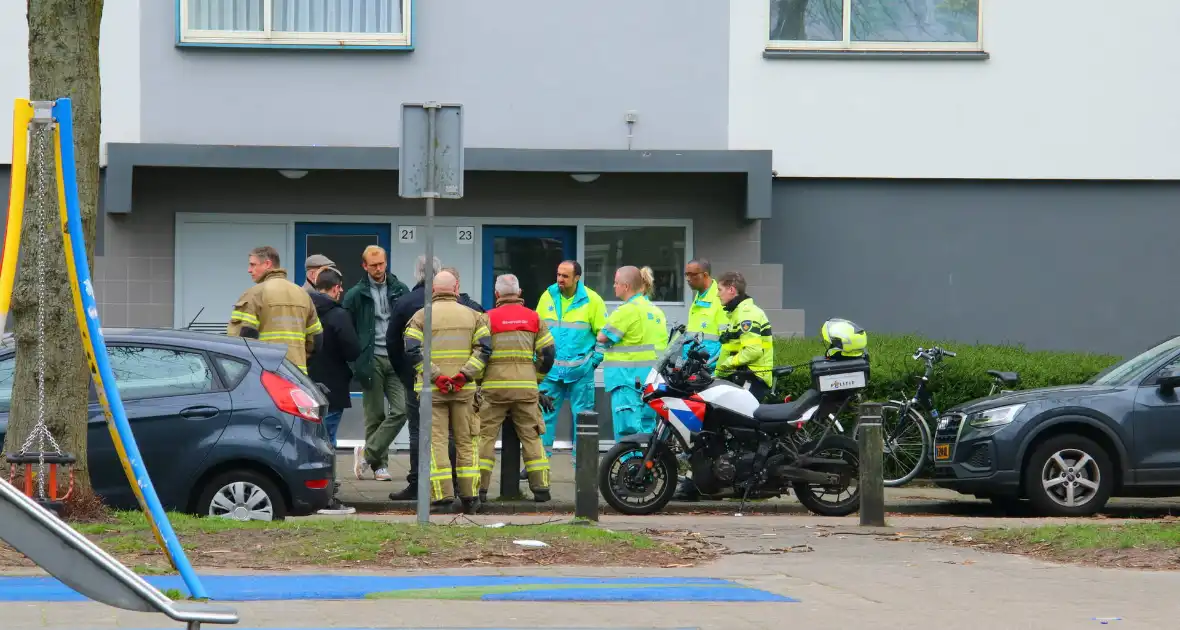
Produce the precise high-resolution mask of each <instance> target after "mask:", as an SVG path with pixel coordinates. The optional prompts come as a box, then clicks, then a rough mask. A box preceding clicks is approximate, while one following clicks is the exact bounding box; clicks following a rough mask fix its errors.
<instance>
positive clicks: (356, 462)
mask: <svg viewBox="0 0 1180 630" xmlns="http://www.w3.org/2000/svg"><path fill="white" fill-rule="evenodd" d="M367 470H369V462H366V461H365V447H363V446H357V447H355V448H353V449H352V472H353V474H355V475H356V478H357V479H364V478H365V471H367Z"/></svg>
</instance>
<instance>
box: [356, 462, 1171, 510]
mask: <svg viewBox="0 0 1180 630" xmlns="http://www.w3.org/2000/svg"><path fill="white" fill-rule="evenodd" d="M498 455H499V454H498V453H497V456H498ZM551 465H552V471H551V472H550V493H551V494H552V497H553V500H552V501H549V502H548V503H535V502H533V501H532V498H531V494H530V493H529V492H528V483H527V482H524V481H521V482H520V490H521V492H522V493H523V494H524V495H525V498H524V499H518V500H499V498H498V497H499V496H500V463H499V460H498V459H497V462H496V469H495V471H493V474H492V488H491V492H489V497H490V499H491V500H490V501H489V502H488V504H487V505H486V506H485V507H484V510H483V513H485V514H537V513H554V512H556V513H571V514H572V513H573V511H574V473H573V465H572V463H571V459H570V455H569V453H561V452H559V453H554V454H553V457H552V460H551ZM409 468H410V456H409V454H408V453H398V454H396V455H392V454H391V456H390V459H389V473H390V474H391V475H392V476H393V481H374V480H373V479H372V476H371V474H370V476H369V477H368V478H367V479H365V480H361V481H358V480H357V479H356V476H355V475H354V474H353V470H352V454H351V453H341V454H340V455H338V456H337V458H336V479H337V480H338V481H340V500H341V501H343V502H344V503H345V504H346V505H351V506H353V507H355V508H356V509H357V511H359V512H413V511H414V510H415V509H416V504H415V503H414V502H413V501H399V502H393V501H390V500H389V493H390V492H399V491H401V490H402V489H403V488H405V487H406V474H407V473H408V472H409ZM598 499H599V500H598V504H599V509H600V510H601V512H602V513H603V514H609V513H613V512H614V510H612V509H611V508H610V507H609V506H608V505H607V504H606V502H605V501H603V500H602V495H601V493H600V494H599V498H598ZM738 506H739V501H738V500H737V499H734V500H725V501H696V502H677V501H673V502H671V503H669V504H668V506H667V507H665V508H664V510H662V513H666V514H676V513H730V514H732V513H734V512H736V511H737V509H738ZM885 509H886V511H888V512H893V513H899V514H945V515H959V516H992V517H994V516H998V515H1000V514H1001V512H1000V511H999V510H997V509H996V508H995V507H994V506H992V504H991V503H990V502H989V501H984V500H980V499H976V498H975V497H972V496H970V495H964V494H959V493H957V492H954V491H951V490H944V489H942V488H934V487H921V486H918V485H912V486H907V487H904V488H886V489H885ZM1107 511H1108V512H1113V513H1115V514H1135V515H1140V516H1142V515H1151V516H1154V515H1159V514H1168V513H1172V514H1180V497H1170V498H1162V499H1112V500H1111V502H1110V503H1109V504H1108V506H1107ZM745 513H747V514H810V512H808V510H807V508H805V507H803V505H802V504H800V503H799V502H798V501H797V500H795V498H794V496H785V497H779V498H776V499H767V500H763V501H751V502H749V503H747V504H746V508H745Z"/></svg>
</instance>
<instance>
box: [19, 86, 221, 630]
mask: <svg viewBox="0 0 1180 630" xmlns="http://www.w3.org/2000/svg"><path fill="white" fill-rule="evenodd" d="M30 133H33V134H46V133H48V134H52V136H51V138H52V140H51V144H52V150H53V160H54V173H55V174H56V177H55V178H54V179H55V180H56V181H55V183H56V194H57V205H58V211H59V212H58V213H59V216H60V221H61V223H60V227H61V235H62V240H63V243H62V244H63V250H64V252H65V262H66V268H67V270H68V273H69V278H70V282H69V284H70V289H71V291H72V293H73V298H74V312H75V315H76V317H77V320H78V329H79V331H80V333H81V337H82V346H83V349H84V351H85V352H86V360H87V365H88V367H89V370H90V374H91V377H92V378H93V379H94V384H95V390H96V391H97V394H98V400H99V402H100V403H101V405H102V408H103V413H104V415H105V417H106V421H107V427H108V429H109V430H110V433H111V441H112V442H113V443H114V445H115V450H116V451H117V453H118V456H119V460H120V461H121V462H122V464H123V470H124V472H125V473H126V475H127V480H128V482H129V483H130V485H131V488H132V490H133V491H134V492H135V496H136V498H137V499H138V500H139V504H140V507H141V508H142V509H143V511H144V513H145V515H146V516H147V520H148V522H149V523H150V524H151V526H152V530H153V533H154V534H155V537H156V540H157V542H158V543H159V544H160V547H161V548H162V549H163V550H164V553H165V555H166V556H167V557H168V561H169V563H170V564H171V565H172V567H173V568H175V569H176V570H177V572H178V573H180V575H181V577H182V578H183V580H184V584H185V586H186V588H187V590H188V591H189V596H190V597H191V598H193V599H207V596H206V594H205V589H204V587H203V586H202V585H201V581H200V579H199V578H198V577H197V575H196V573H195V572H194V571H193V568H192V566H191V565H190V564H189V561H188V558H187V556H186V555H185V553H184V549H183V548H182V547H181V545H180V541H179V540H178V539H177V538H176V534H175V533H174V532H173V530H172V525H171V523H170V522H169V521H168V516H167V514H166V513H165V512H164V509H163V507H162V506H161V504H160V500H159V498H158V497H157V496H156V491H155V488H154V486H153V485H152V482H151V478H150V477H149V476H148V472H147V469H146V468H145V467H144V465H143V459H142V458H141V457H140V454H139V448H138V446H137V445H136V443H135V436H134V435H133V434H132V432H131V425H130V424H129V423H128V421H127V414H126V412H125V410H124V408H123V401H122V399H121V398H120V396H119V392H118V390H117V389H116V387H115V377H114V374H113V372H112V371H111V367H110V361H109V358H108V354H107V348H106V341H105V340H104V338H103V334H102V327H101V324H100V322H99V315H98V304H97V301H96V300H95V296H94V285H93V283H92V281H91V278H90V265H89V262H88V260H87V256H86V242H85V238H84V233H83V230H82V213H81V207H80V202H79V199H78V178H77V165H76V162H75V154H74V133H73V116H72V109H71V102H70V99H68V98H61V99H58V100H56V101H29V100H27V99H17V101H16V107H15V112H14V115H13V135H12V137H13V151H12V180H11V188H10V192H9V204H8V217H7V222H6V226H5V232H4V250H3V258H2V260H0V334H2V333H3V327H4V322H6V321H7V318H8V314H9V308H10V305H11V300H12V291H13V285H14V282H15V279H16V268H17V264H18V263H17V261H18V258H19V253H20V243H21V228H22V224H23V219H24V212H25V196H26V177H27V168H28V158H29V135H30ZM36 158H37V159H38V160H39V162H38V163H39V165H40V167H41V168H39V169H38V171H39V176H38V181H37V182H35V183H36V190H37V191H38V192H39V193H41V192H46V193H47V191H48V188H49V184H50V182H49V180H48V178H49V177H50V176H49V172H48V171H49V169H48V168H47V166H48V165H47V164H46V163H45V161H46V160H48V157H47V156H46V155H45V152H44V151H41V152H39V153H37V155H36ZM33 203H34V204H36V206H35V216H36V217H37V223H38V225H37V227H38V229H39V233H38V239H37V254H38V256H37V269H36V277H37V296H38V301H37V305H36V309H37V362H38V370H37V373H38V383H37V389H38V405H37V413H38V416H37V423H36V425H35V428H34V429H33V431H32V432H31V433H30V435H29V439H28V440H26V441H25V444H24V447H23V448H22V449H21V452H19V453H14V454H9V455H8V461H9V462H10V465H11V466H13V467H14V468H15V466H17V465H23V466H24V468H25V492H24V493H22V492H20V491H19V490H17V489H16V488H15V487H14V486H12V485H11V484H10V483H8V482H7V481H4V480H0V540H3V541H4V542H6V543H7V544H9V545H11V546H12V547H14V548H15V549H16V550H17V551H19V552H21V553H23V554H24V555H25V556H27V557H28V558H29V559H30V560H32V561H33V562H34V563H36V564H37V565H38V566H40V567H42V568H43V569H45V570H46V571H48V572H49V573H50V574H51V575H53V576H54V577H55V578H57V579H59V580H61V581H62V582H64V583H65V584H67V585H69V586H70V587H71V588H73V589H74V590H76V591H78V592H79V593H81V594H83V595H85V596H87V597H89V598H91V599H94V600H96V601H99V602H102V603H105V604H107V605H110V606H114V607H118V608H124V609H127V610H136V611H144V612H161V613H164V614H166V615H168V616H169V617H171V618H172V619H175V620H177V621H183V622H185V623H186V624H187V627H188V628H189V629H190V630H195V629H196V628H199V627H200V624H201V623H220V624H233V623H237V621H238V617H237V614H236V613H235V612H234V610H233V609H231V608H226V607H222V606H211V605H207V604H197V603H183V604H180V603H174V602H172V601H171V600H170V599H169V598H168V597H166V596H165V595H164V594H162V593H161V592H160V591H159V590H158V589H156V588H155V587H153V586H151V585H150V584H148V583H147V582H146V581H144V580H143V579H142V578H140V577H139V576H137V575H136V574H135V573H134V572H132V571H131V570H129V569H127V568H126V567H124V566H123V565H121V564H119V562H118V561H117V560H115V559H114V558H113V557H111V556H110V555H108V554H107V553H105V552H104V551H102V549H100V548H99V547H98V546H97V545H95V544H94V543H91V542H90V541H89V540H88V539H86V538H85V537H83V536H82V535H81V534H79V533H77V532H76V531H74V530H73V529H71V528H70V527H69V526H68V525H66V524H65V523H64V522H63V521H61V520H60V519H59V518H58V517H57V516H56V515H55V514H54V513H53V512H50V511H49V509H46V508H47V507H48V508H54V509H56V508H58V507H60V503H61V501H62V500H64V499H65V498H66V497H68V495H69V493H70V492H72V487H73V477H72V475H73V473H72V471H71V473H70V490H67V492H66V495H64V496H62V497H58V496H57V495H56V493H57V476H58V471H57V466H58V465H67V466H69V465H71V464H72V463H73V461H74V458H73V456H72V455H70V454H69V453H64V452H62V451H61V449H60V447H58V445H57V443H56V441H55V440H54V439H53V436H52V435H51V434H50V432H49V430H48V425H47V423H46V418H45V416H46V410H45V384H44V378H43V377H44V372H45V369H44V367H45V366H44V361H45V359H44V355H43V351H42V345H43V344H44V336H45V331H44V320H43V314H42V311H43V307H42V299H43V297H44V295H45V289H46V287H45V280H44V271H45V269H44V265H45V264H46V262H45V256H46V255H47V253H48V252H47V251H46V250H47V249H48V247H47V242H48V238H47V237H48V230H49V229H50V227H49V226H50V221H49V219H48V217H46V216H45V214H44V213H45V212H46V211H47V208H46V206H47V205H49V204H47V203H46V201H45V199H44V195H39V198H37V199H34V200H33ZM33 448H36V450H35V451H34V450H32V449H33ZM48 449H53V450H48ZM34 464H36V474H35V477H36V487H35V489H34V485H33V482H32V480H31V478H30V476H31V475H32V474H33V465H34ZM47 471H48V474H47ZM47 477H48V478H49V486H51V487H49V488H48V489H47V488H46V478H47Z"/></svg>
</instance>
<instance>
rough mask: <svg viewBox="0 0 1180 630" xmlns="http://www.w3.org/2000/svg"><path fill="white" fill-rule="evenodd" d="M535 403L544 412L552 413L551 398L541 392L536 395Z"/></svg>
mask: <svg viewBox="0 0 1180 630" xmlns="http://www.w3.org/2000/svg"><path fill="white" fill-rule="evenodd" d="M537 404H539V405H540V406H541V410H542V411H544V412H545V413H553V398H551V397H549V396H547V395H545V394H541V395H540V396H538V397H537Z"/></svg>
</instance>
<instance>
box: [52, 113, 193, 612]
mask: <svg viewBox="0 0 1180 630" xmlns="http://www.w3.org/2000/svg"><path fill="white" fill-rule="evenodd" d="M53 117H54V119H55V120H56V121H57V124H58V133H59V136H58V138H59V146H58V150H59V151H60V156H61V164H60V165H59V168H60V169H61V170H60V172H59V173H58V177H59V178H60V181H59V183H58V186H60V187H61V188H64V198H65V213H66V231H67V234H68V235H69V241H70V243H69V248H70V252H71V254H72V257H73V263H74V264H73V267H74V269H72V270H71V272H72V274H73V276H74V287H73V290H74V291H75V292H76V293H75V296H76V297H75V302H77V296H80V297H81V305H82V309H83V312H84V313H85V316H86V317H85V321H86V331H85V332H86V333H87V335H88V337H89V340H90V343H89V346H90V347H89V348H87V349H86V350H87V353H88V354H89V358H90V371H91V374H92V375H93V377H94V381H95V385H96V390H97V391H98V392H99V396H98V397H99V400H100V401H101V402H102V403H103V407H104V409H105V411H106V412H107V420H108V421H109V422H112V423H113V424H114V426H115V431H114V432H113V433H114V436H113V437H117V438H118V443H117V444H116V446H117V447H118V446H121V448H120V449H119V450H121V451H122V455H123V456H124V457H125V458H126V461H124V469H125V470H127V471H128V472H129V473H130V475H131V476H132V478H131V479H128V481H129V482H131V487H132V489H133V490H135V492H136V494H137V495H138V496H139V499H140V503H141V505H143V507H144V509H145V510H146V511H147V513H148V514H147V516H148V521H149V522H151V524H152V527H153V528H154V529H155V530H156V537H157V538H158V539H159V540H160V541H161V542H162V543H163V544H164V547H165V549H164V550H165V551H166V552H167V553H168V556H169V558H170V559H171V560H172V566H174V567H176V570H177V571H178V572H179V573H180V576H181V578H182V579H184V583H185V586H187V587H188V590H189V594H190V595H191V596H192V597H193V598H194V599H208V595H207V594H206V593H205V588H204V586H202V584H201V580H200V578H198V577H197V574H196V572H195V571H193V567H192V565H191V564H189V561H188V556H186V555H185V553H184V548H183V547H181V546H180V541H179V540H178V539H177V538H176V533H175V532H174V531H173V530H172V523H171V522H169V520H168V515H167V514H166V513H165V512H164V508H163V506H162V505H160V498H159V497H158V496H156V489H155V486H153V485H152V480H151V477H149V476H148V472H147V468H146V467H145V466H144V465H143V458H142V457H141V456H140V454H139V447H138V446H137V445H136V443H135V435H134V434H133V433H132V432H131V425H130V423H128V422H127V412H126V410H125V409H124V408H123V399H122V398H120V396H119V390H118V389H117V388H116V387H115V375H114V373H113V372H112V371H111V364H110V359H109V356H108V354H107V345H106V340H105V339H104V338H103V335H102V325H101V323H100V322H99V319H98V303H97V301H96V300H95V298H94V284H93V282H92V281H91V279H90V263H89V261H88V260H87V258H86V237H85V234H84V233H83V231H82V208H81V203H80V202H79V200H78V168H77V163H76V162H75V158H74V117H73V107H72V105H71V103H70V99H68V98H61V99H58V100H57V101H55V103H54V106H53ZM59 196H61V195H59Z"/></svg>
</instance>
